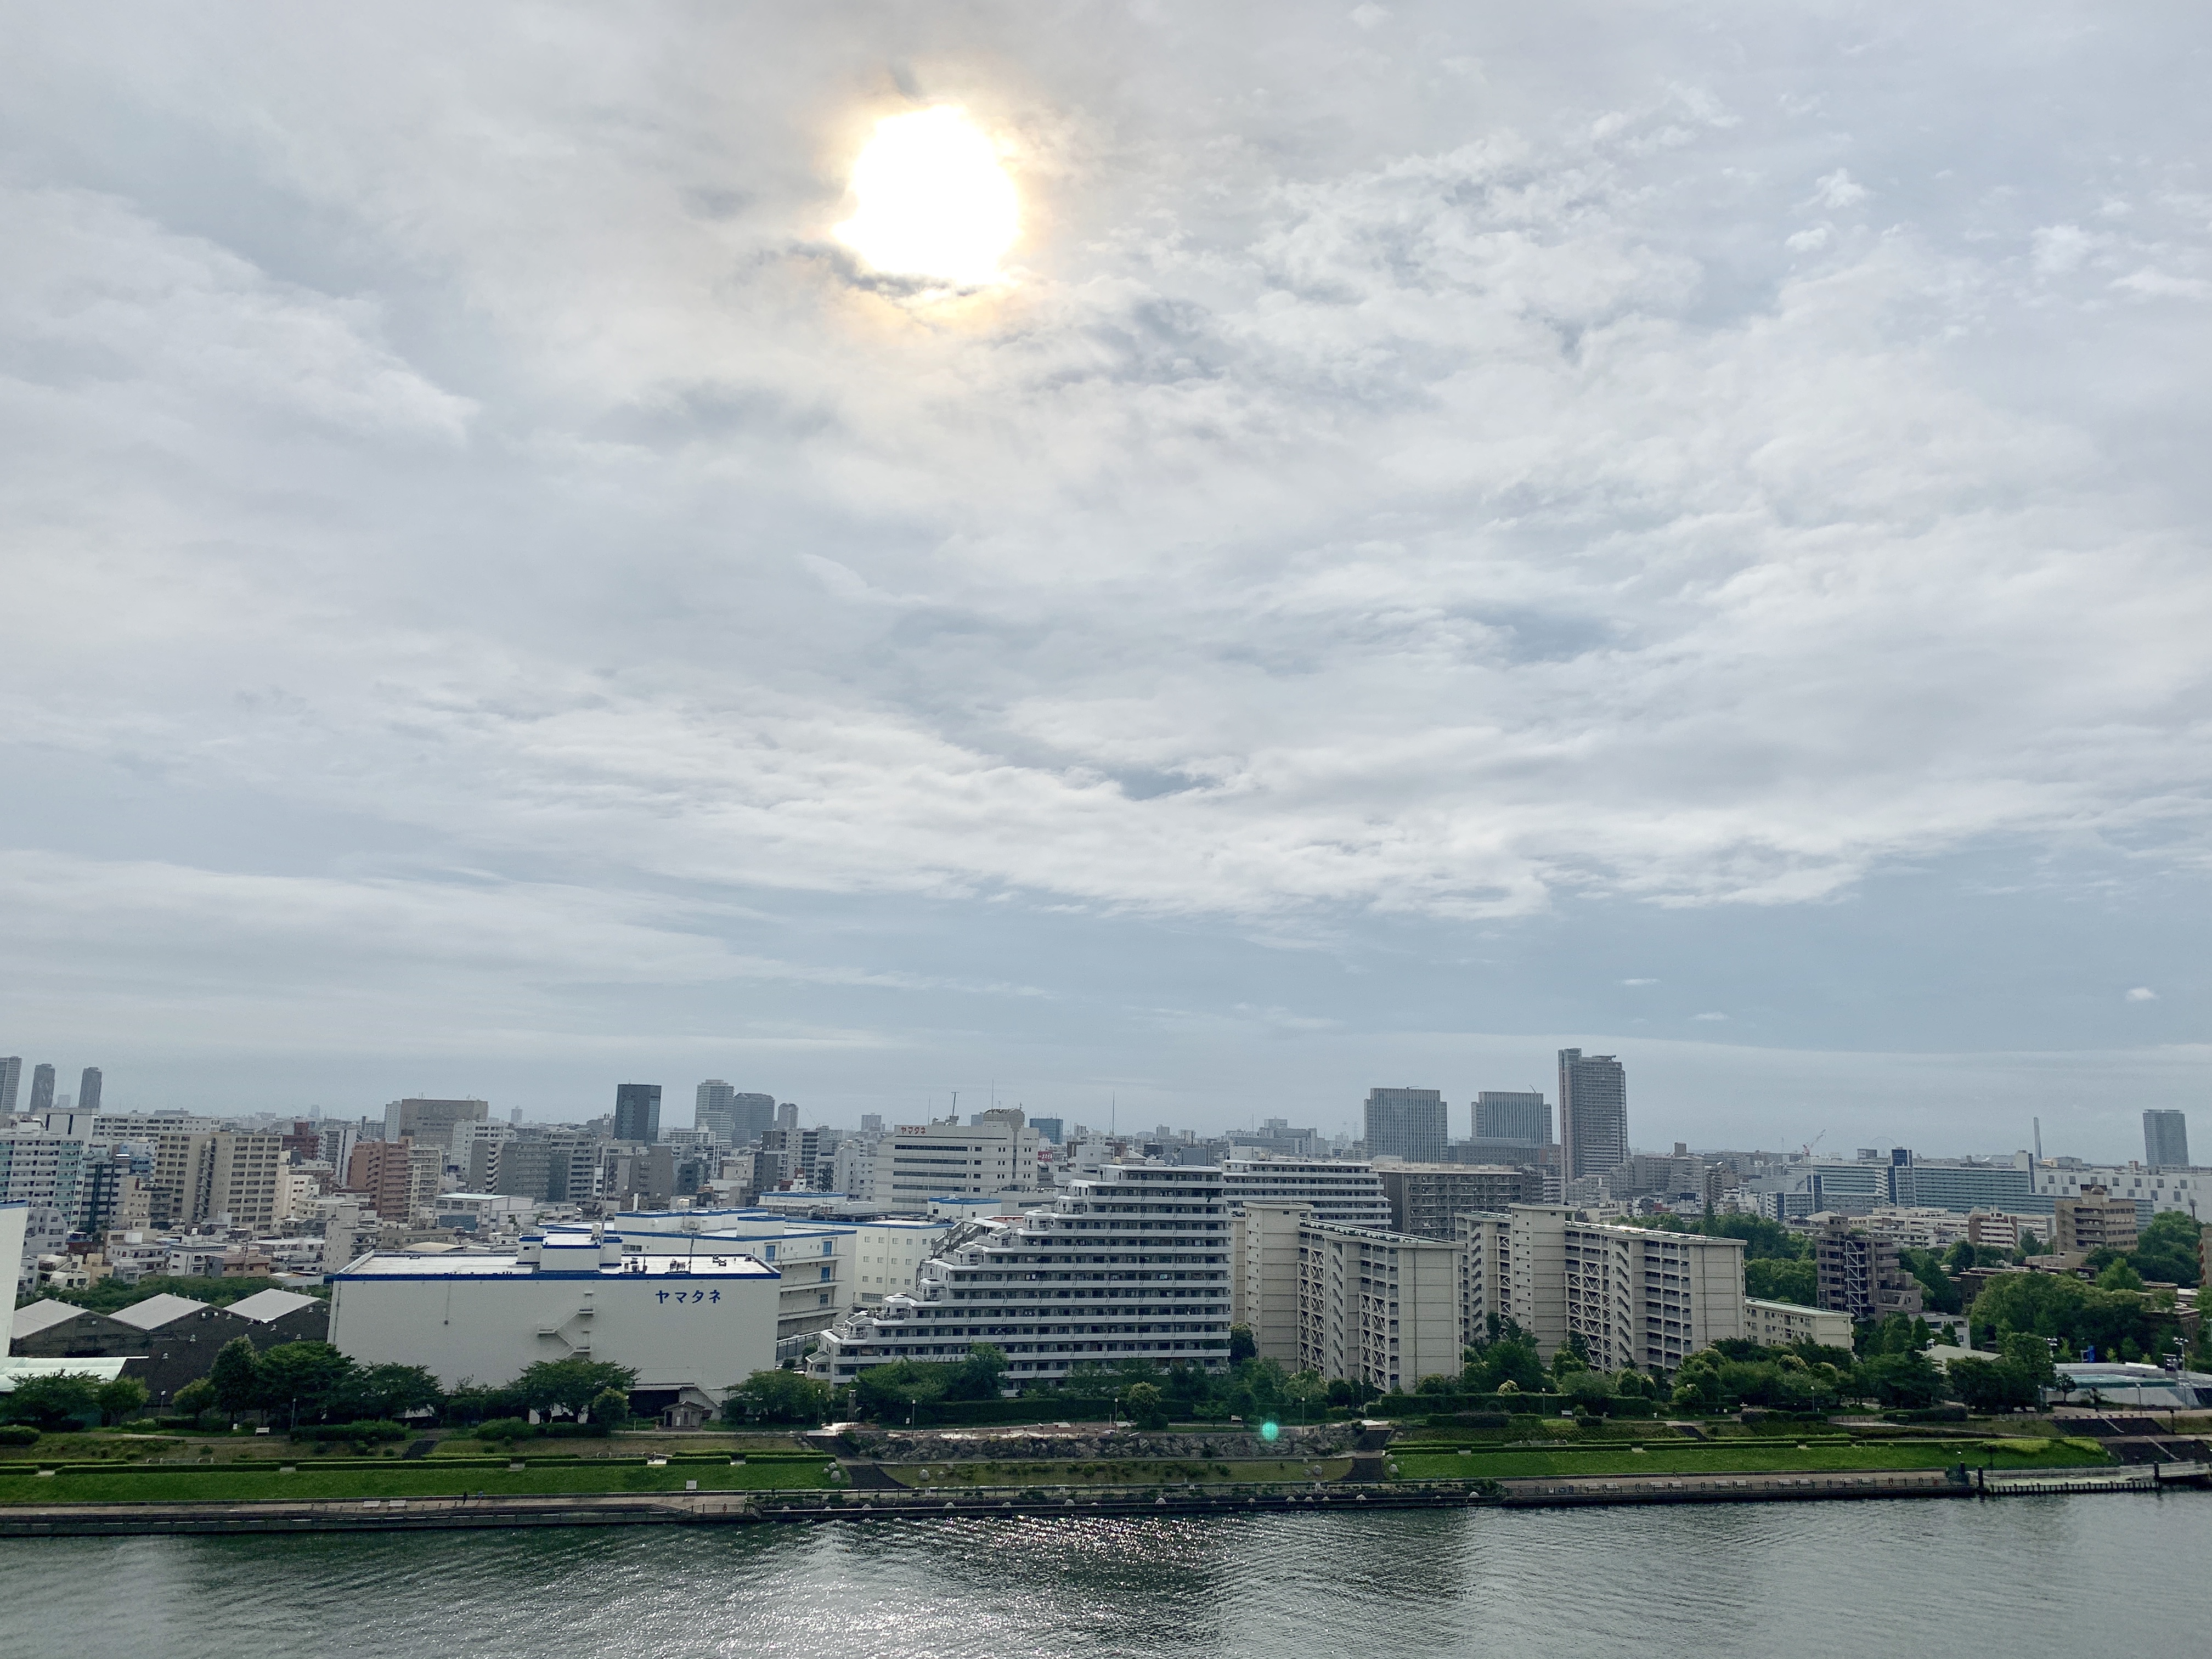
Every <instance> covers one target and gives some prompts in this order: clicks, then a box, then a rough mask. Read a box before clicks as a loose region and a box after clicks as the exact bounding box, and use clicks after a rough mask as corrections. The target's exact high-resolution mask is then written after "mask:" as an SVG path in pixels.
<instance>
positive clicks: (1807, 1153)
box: [1797, 1129, 1828, 1158]
mask: <svg viewBox="0 0 2212 1659" xmlns="http://www.w3.org/2000/svg"><path fill="white" fill-rule="evenodd" d="M1827 1138H1828V1132H1827V1131H1826V1129H1823V1130H1821V1131H1820V1133H1818V1134H1816V1135H1814V1137H1813V1138H1812V1139H1810V1140H1808V1141H1807V1142H1806V1143H1805V1145H1804V1146H1802V1148H1800V1149H1799V1151H1798V1153H1797V1156H1798V1157H1800V1158H1810V1157H1812V1156H1813V1149H1814V1147H1815V1146H1819V1145H1820V1143H1821V1142H1822V1141H1824V1140H1826V1139H1827Z"/></svg>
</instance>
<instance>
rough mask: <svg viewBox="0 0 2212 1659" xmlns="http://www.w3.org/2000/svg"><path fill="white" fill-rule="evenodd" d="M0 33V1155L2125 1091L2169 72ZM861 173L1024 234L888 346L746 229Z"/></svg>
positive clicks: (397, 10)
mask: <svg viewBox="0 0 2212 1659" xmlns="http://www.w3.org/2000/svg"><path fill="white" fill-rule="evenodd" d="M0 19H4V40H0V445H4V448H3V449H0V453H4V456H5V462H4V465H0V489H4V491H5V494H4V498H3V499H0V525H4V530H0V536H4V540H0V559H4V561H5V573H4V574H5V581H4V586H0V594H4V603H0V630H4V631H3V632H0V802H4V804H5V811H0V952H4V966H5V974H4V987H0V992H3V993H4V995H0V1053H9V1054H21V1055H22V1056H23V1058H24V1060H25V1061H26V1063H27V1066H28V1064H30V1063H33V1062H35V1061H39V1060H52V1061H54V1062H56V1063H57V1064H58V1065H59V1066H61V1068H62V1070H63V1073H64V1080H63V1084H62V1086H63V1087H64V1089H68V1088H70V1087H71V1086H72V1085H73V1081H74V1078H75V1074H76V1070H77V1068H79V1067H80V1066H84V1065H87V1064H95V1063H96V1064H100V1065H102V1066H105V1068H106V1075H107V1094H108V1099H109V1101H110V1102H111V1103H115V1104H118V1105H122V1106H127V1107H157V1106H186V1107H192V1108H227V1109H292V1108H295V1107H302V1106H304V1105H306V1104H307V1103H310V1102H313V1103H319V1104H320V1105H322V1106H323V1107H324V1108H325V1110H327V1111H331V1112H335V1113H345V1114H350V1113H355V1112H360V1111H363V1110H372V1109H376V1108H378V1107H379V1106H380V1104H381V1103H382V1102H384V1101H385V1100H386V1099H389V1098H391V1097H394V1096H396V1095H398V1094H402V1093H431V1094H453V1093H459V1092H464V1091H468V1092H477V1093H483V1094H485V1095H487V1096H489V1097H490V1098H491V1099H492V1101H493V1102H494V1103H495V1106H496V1107H497V1108H499V1109H501V1111H502V1112H503V1111H504V1110H505V1109H507V1108H508V1107H510V1106H518V1105H519V1106H520V1107H521V1108H522V1109H524V1111H525V1112H526V1115H529V1116H532V1117H554V1118H563V1117H573V1116H578V1115H589V1114H595V1113H597V1112H599V1111H604V1110H605V1109H608V1108H609V1106H610V1104H611V1100H612V1097H613V1088H614V1085H616V1084H617V1082H621V1081H626V1080H646V1081H658V1082H659V1083H661V1084H662V1085H664V1086H665V1089H666V1090H667V1091H668V1097H669V1101H670V1109H669V1111H668V1113H667V1118H668V1120H669V1121H674V1122H683V1121H688V1118H689V1112H690V1097H691V1089H692V1085H695V1084H696V1082H697V1081H698V1080H699V1079H702V1078H704V1077H708V1076H714V1077H720V1078H724V1079H728V1080H729V1081H731V1082H732V1083H734V1084H736V1085H738V1086H739V1087H740V1088H747V1089H759V1090H764V1091H770V1092H773V1093H775V1094H776V1095H777V1096H778V1097H780V1098H784V1099H793V1100H798V1101H799V1102H801V1103H804V1104H805V1107H806V1109H807V1115H808V1116H809V1118H810V1119H811V1118H813V1117H815V1116H817V1115H818V1116H820V1117H822V1118H823V1119H826V1120H827V1121H831V1122H839V1121H842V1122H848V1123H849V1122H851V1121H854V1120H855V1118H856V1116H857V1115H858V1114H859V1113H860V1112H863V1111H882V1112H885V1113H887V1114H890V1115H891V1116H892V1117H893V1119H894V1121H909V1120H911V1119H913V1118H915V1117H916V1116H918V1115H921V1113H922V1112H924V1111H925V1110H927V1109H930V1108H932V1107H934V1108H935V1109H937V1110H938V1111H939V1112H941V1111H943V1110H944V1109H945V1108H946V1106H947V1104H948V1103H949V1101H950V1097H951V1091H954V1090H958V1091H961V1094H960V1105H961V1110H962V1111H963V1114H964V1113H965V1112H967V1111H968V1110H969V1109H972V1108H973V1107H974V1106H975V1105H980V1104H982V1103H985V1101H986V1097H987V1095H988V1093H989V1091H991V1090H992V1088H993V1087H994V1080H995V1087H996V1089H997V1091H998V1095H999V1097H1000V1099H1001V1100H1002V1101H1003V1102H1006V1103H1014V1102H1019V1103H1024V1104H1025V1105H1027V1106H1028V1107H1029V1108H1030V1110H1032V1111H1033V1112H1050V1113H1056V1114H1059V1115H1063V1116H1065V1117H1066V1118H1068V1119H1071V1120H1075V1119H1080V1120H1083V1121H1087V1122H1091V1123H1102V1124H1103V1123H1104V1122H1105V1121H1108V1118H1109V1114H1116V1113H1117V1114H1118V1121H1119V1122H1120V1124H1121V1127H1124V1128H1127V1127H1131V1126H1132V1125H1137V1126H1142V1127H1149V1126H1150V1125H1152V1124H1153V1123H1156V1122H1159V1121H1169V1122H1173V1123H1176V1124H1186V1125H1190V1126H1193V1127H1200V1128H1204V1129H1218V1128H1220V1127H1226V1126H1228V1125H1231V1124H1237V1123H1248V1122H1251V1121H1256V1120H1258V1119H1261V1118H1265V1117H1269V1116H1278V1115H1279V1116H1285V1117H1288V1118H1290V1119H1291V1120H1293V1121H1297V1122H1299V1123H1302V1124H1303V1123H1309V1122H1314V1123H1318V1124H1319V1125H1320V1126H1321V1127H1323V1128H1324V1129H1334V1128H1337V1127H1345V1126H1347V1125H1350V1124H1352V1123H1353V1122H1354V1121H1355V1119H1356V1115H1357V1110H1358V1102H1359V1099H1360V1097H1361V1096H1362V1094H1363V1093H1364V1090H1365V1089H1366V1088H1367V1087H1368V1086H1369V1085H1372V1084H1376V1083H1389V1084H1415V1085H1428V1086H1434V1087H1438V1088H1441V1089H1443V1091H1444V1093H1445V1095H1446V1097H1447V1098H1448V1099H1449V1100H1450V1101H1451V1102H1452V1103H1453V1108H1454V1113H1453V1119H1452V1126H1453V1129H1454V1132H1455V1133H1466V1132H1467V1122H1466V1103H1467V1101H1468V1098H1469V1097H1471V1096H1472V1095H1473V1094H1474V1091H1476V1090H1478V1089H1483V1088H1522V1087H1528V1086H1541V1087H1542V1088H1543V1089H1544V1090H1545V1091H1546V1092H1547V1094H1551V1093H1553V1090H1554V1064H1555V1062H1554V1051H1555V1050H1556V1049H1557V1048H1559V1047H1560V1046H1561V1045H1562V1044H1566V1043H1572V1044H1577V1045H1578V1046H1581V1047H1583V1048H1587V1049H1593V1050H1597V1051H1605V1052H1618V1053H1620V1054H1621V1055H1622V1056H1623V1058H1624V1060H1626V1064H1627V1066H1628V1067H1629V1079H1630V1103H1631V1132H1632V1139H1635V1140H1636V1141H1637V1143H1638V1144H1639V1145H1644V1146H1651V1145H1664V1144H1666V1143H1667V1142H1668V1141H1671V1140H1673V1139H1685V1140H1688V1141H1690V1142H1692V1144H1695V1145H1699V1146H1781V1145H1790V1146H1795V1145H1797V1144H1800V1143H1802V1142H1808V1141H1811V1140H1813V1139H1814V1137H1815V1136H1817V1135H1822V1134H1825V1137H1826V1139H1825V1140H1824V1141H1823V1142H1822V1143H1821V1148H1822V1150H1823V1151H1824V1152H1826V1151H1831V1150H1834V1149H1837V1148H1843V1149H1844V1150H1846V1152H1848V1150H1849V1149H1850V1148H1851V1147H1854V1146H1861V1145H1864V1146H1874V1145H1877V1144H1880V1145H1885V1146H1886V1145H1889V1144H1904V1145H1911V1146H1917V1147H1918V1148H1919V1149H1920V1150H1922V1151H1923V1152H1961V1151H1966V1150H1997V1151H2006V1150H2009V1149H2011V1148H2013V1147H2015V1146H2023V1145H2025V1144H2026V1141H2027V1134H2028V1132H2029V1131H2028V1119H2029V1117H2030V1116H2031V1115H2036V1114H2040V1115H2041V1116H2042V1118H2043V1125H2044V1139H2045V1146H2046V1149H2048V1150H2053V1151H2059V1152H2080V1153H2082V1154H2084V1155H2091V1156H2106V1157H2112V1156H2118V1157H2128V1156H2140V1155H2141V1142H2140V1136H2139V1131H2138V1115H2139V1113H2140V1111H2141V1110H2142V1108H2143V1107H2145V1106H2147V1105H2173V1106H2182V1107H2185V1108H2191V1109H2194V1108H2196V1107H2197V1106H2198V1105H2199V1103H2202V1102H2204V1101H2205V1098H2206V1095H2207V1085H2208V1082H2212V1063H2208V1062H2212V1048H2208V1046H2207V1039H2208V1032H2207V1029H2206V1021H2205V1010H2206V1006H2207V994H2208V992H2212V970H2208V966H2207V962H2206V953H2205V933H2206V923H2207V919H2208V909H2212V906H2208V899H2209V898H2212V862H2209V861H2208V839H2207V830H2208V822H2207V812H2208V799H2212V798H2209V797H2208V788H2207V782H2208V747H2212V698H2208V696H2207V672H2208V664H2212V649H2208V641H2212V559H2208V556H2207V549H2206V545H2205V540H2206V538H2205V536H2204V533H2203V526H2204V522H2205V517H2206V513H2207V507H2208V501H2212V466H2208V465H2207V464H2206V460H2205V451H2206V436H2207V425H2206V419H2205V416H2206V412H2207V404H2208V399H2212V391H2208V388H2212V373H2208V371H2209V370H2212V362H2208V356H2212V354H2209V353H2208V350H2207V347H2208V343H2212V174H2208V171H2207V166H2206V158H2207V155H2208V149H2207V138H2208V132H2207V127H2208V124H2212V116H2208V107H2212V106H2208V104H2207V102H2206V100H2205V99H2204V97H2203V88H2204V85H2205V83H2206V78H2207V74H2208V70H2212V64H2208V61H2207V57H2208V53H2207V46H2208V43H2209V42H2212V19H2208V15H2207V14H2206V13H2205V11H2204V10H2203V8H2201V7H2194V6H2183V5H2173V6H2166V7H2161V6H2157V5H2144V6H2139V7H2130V8H2126V9H2115V8H2112V7H2109V6H2095V5H2088V4H2083V5H2079V6H2064V5H2055V4H2041V5H2039V4H2033V3H2029V4H2025V5H2023V4H2020V3H2007V4H2003V5H1997V4H1959V5H1954V6H1948V7H1942V8H1925V7H1922V8H1908V7H1902V6H1881V7H1873V6H1859V5H1850V4H1836V5H1826V6H1823V5H1817V4H1816V5H1802V6H1794V7H1786V8H1778V7H1775V6H1772V5H1771V4H1765V3H1744V4H1741V5H1733V6H1732V5H1725V4H1711V5H1668V4H1659V3H1647V4H1640V5H1639V4H1628V3H1621V0H1608V3H1604V4H1590V5H1575V4H1571V3H1568V4H1555V5H1547V6H1543V7H1534V8H1532V7H1529V6H1527V5H1504V4H1487V5H1486V4H1471V3H1466V0H1455V3H1450V4H1445V5H1436V6H1422V5H1413V4H1391V5H1389V6H1383V5H1380V4H1367V5H1361V6H1358V8H1357V9H1353V8H1351V7H1347V6H1345V5H1342V4H1333V5H1323V6H1315V5H1303V4H1297V3H1285V0H1270V3H1267V4H1265V5H1251V6H1237V5H1231V4H1218V5H1207V6H1191V5H1187V4H1136V5H1126V6H1108V5H1086V6H1068V5H1050V4H1038V3H1035V0H1026V3H1022V4H1007V5H1003V6H989V5H966V6H963V5H954V4H945V3H932V4H919V3H917V4H909V5H877V6H869V5H863V4H853V5H839V6H834V7H797V6H788V7H765V6H750V7H729V6H723V5H709V4H703V3H702V4H698V5H690V6H684V5H659V6H654V5H630V6H622V7H608V6H601V7H589V8H584V7H563V6H560V5H553V4H547V3H533V4H531V5H528V6H526V7H520V8H517V9H511V10H510V9H501V8H500V7H497V6H494V5H491V4H488V3H487V4H478V5H471V6H467V7H459V8H457V7H453V6H451V5H435V6H434V5H412V6H410V5H404V4H394V3H380V4H378V5H374V6H364V7H350V8H334V7H284V6H277V5H273V4H270V5H258V6H237V5H222V4H207V5H199V6H194V7H190V8H183V7H175V6H167V5H162V6H154V5H142V6H130V5H107V6H101V7H97V8H85V7H76V8H54V7H47V6H34V5H27V4H9V5H7V6H5V7H4V9H0ZM942 104H958V105H962V106H965V108H966V109H967V110H968V112H969V115H970V117H971V118H972V119H973V120H974V121H975V124H976V125H979V126H981V128H983V129H984V130H985V131H987V132H988V133H989V134H991V135H992V137H994V140H995V141H996V142H997V143H999V145H1000V151H1001V154H1002V155H1004V157H1005V158H1006V168H1007V171H1008V172H1009V173H1010V174H1011V175H1012V179H1013V180H1014V183H1015V185H1016V188H1017V190H1018V194H1019V198H1020V203H1021V212H1022V218H1023V227H1024V234H1023V236H1022V239H1021V240H1020V241H1019V242H1018V244H1017V245H1016V246H1015V247H1014V248H1013V250H1012V253H1011V254H1010V255H1009V257H1008V261H1007V266H1008V274H1009V276H1010V277H1011V280H1010V281H1009V282H1007V283H1005V284H1003V285H1001V286H1000V287H999V288H996V289H991V290H987V291H985V292H981V293H979V294H976V295H971V296H967V297H964V298H957V299H947V298H944V297H941V296H940V297H936V298H933V297H931V296H929V295H917V294H916V293H915V292H914V291H912V285H911V284H906V285H902V284H901V283H896V282H891V281H887V280H885V279H884V278H883V277H882V276H879V275H878V274H877V273H875V272H872V271H871V270H868V269H866V267H865V266H864V265H863V264H860V262H859V261H858V260H857V259H856V258H855V257H854V255H853V253H851V252H849V251H848V249H847V248H845V247H844V246H843V245H842V244H841V243H840V242H839V241H838V240H836V238H835V237H834V235H833V234H832V233H831V228H832V227H833V226H835V225H836V224H838V223H839V222H842V221H843V220H844V219H845V218H847V217H848V216H849V215H850V214H851V212H852V211H853V202H852V200H851V198H850V197H849V195H848V189H847V185H848V176H849V173H850V170H851V167H852V163H853V161H854V156H855V155H856V154H857V152H858V150H859V148H860V145H861V144H862V143H864V142H865V141H866V138H867V137H868V136H869V134H870V132H871V131H872V128H873V125H874V123H875V122H876V121H878V119H881V118H884V117H885V116H888V115H892V114H896V113H898V112H902V111H906V110H912V109H918V108H927V107H932V106H938V105H942ZM2197 1127H2198V1134H2199V1139H2202V1140H2206V1141H2208V1142H2212V1111H2207V1112H2206V1113H2205V1114H2203V1115H2200V1118H2199V1122H2198V1126H2197ZM2200 1155H2201V1154H2200Z"/></svg>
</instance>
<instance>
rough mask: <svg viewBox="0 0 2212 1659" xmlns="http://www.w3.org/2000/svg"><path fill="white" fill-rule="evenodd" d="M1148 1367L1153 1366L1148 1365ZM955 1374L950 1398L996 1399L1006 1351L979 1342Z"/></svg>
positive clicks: (948, 1388) (947, 1388)
mask: <svg viewBox="0 0 2212 1659" xmlns="http://www.w3.org/2000/svg"><path fill="white" fill-rule="evenodd" d="M952 1370H953V1372H954V1375H953V1376H951V1378H950V1379H948V1380H947V1381H946V1383H945V1398H946V1399H947V1400H996V1399H997V1398H998V1397H999V1379H1000V1377H1002V1376H1005V1375H1006V1350H1005V1349H1003V1348H1001V1347H999V1346H996V1345H995V1344H994V1343H989V1342H978V1343H977V1344H975V1346H973V1347H971V1348H970V1349H969V1350H968V1357H967V1358H965V1359H962V1360H958V1361H956V1362H955V1363H954V1364H953V1366H952ZM1145 1370H1146V1372H1147V1373H1149V1372H1150V1371H1151V1370H1152V1367H1151V1366H1150V1365H1146V1367H1145Z"/></svg>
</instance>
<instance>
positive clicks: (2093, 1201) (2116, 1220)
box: [2051, 1187, 2140, 1255]
mask: <svg viewBox="0 0 2212 1659" xmlns="http://www.w3.org/2000/svg"><path fill="white" fill-rule="evenodd" d="M2051 1209H2052V1215H2051V1221H2052V1226H2051V1249H2054V1250H2057V1252H2058V1253H2059V1254H2060V1255H2071V1254H2074V1253H2075V1252H2077V1251H2078V1252H2080V1253H2081V1254H2083V1255H2087V1253H2088V1252H2089V1251H2091V1250H2118V1251H2119V1252H2120V1253H2121V1254H2123V1255H2125V1254H2126V1253H2127V1252H2129V1251H2130V1250H2132V1249H2135V1247H2136V1242H2137V1235H2138V1233H2139V1231H2140V1229H2139V1227H2138V1225H2137V1224H2136V1206H2135V1200H2133V1199H2131V1198H2115V1197H2114V1196H2113V1195H2112V1194H2111V1193H2109V1192H2107V1191H2106V1189H2105V1188H2102V1187H2084V1188H2082V1189H2081V1192H2080V1194H2078V1195H2076V1196H2075V1197H2073V1198H2062V1199H2060V1200H2058V1201H2057V1203H2056V1204H2054V1205H2053V1206H2051Z"/></svg>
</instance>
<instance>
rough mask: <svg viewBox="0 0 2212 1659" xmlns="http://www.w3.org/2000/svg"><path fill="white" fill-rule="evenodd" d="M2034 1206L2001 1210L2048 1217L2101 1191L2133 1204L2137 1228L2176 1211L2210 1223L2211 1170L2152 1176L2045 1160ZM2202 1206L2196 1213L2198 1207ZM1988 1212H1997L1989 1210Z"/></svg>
mask: <svg viewBox="0 0 2212 1659" xmlns="http://www.w3.org/2000/svg"><path fill="white" fill-rule="evenodd" d="M2032 1178H2033V1180H2034V1182H2035V1187H2034V1192H2035V1200H2033V1201H2029V1202H2026V1203H2017V1204H2012V1205H2008V1206H2003V1207H2007V1208H2010V1209H2013V1210H2017V1211H2020V1212H2022V1213H2024V1214H2030V1215H2033V1214H2043V1215H2049V1214H2051V1212H2052V1208H2053V1206H2055V1205H2056V1204H2057V1202H2058V1200H2061V1199H2063V1198H2076V1197H2079V1196H2080V1195H2081V1194H2083V1193H2085V1192H2087V1191H2088V1190H2089V1188H2092V1187H2101V1188H2104V1190H2105V1194H2106V1196H2107V1197H2109V1198H2125V1199H2130V1200H2133V1201H2134V1203H2135V1206H2136V1220H2137V1221H2138V1223H2140V1224H2142V1225H2148V1223H2149V1221H2150V1218H2152V1217H2153V1216H2154V1215H2160V1214H2163V1213H2164V1212H2166V1211H2168V1210H2179V1211H2180V1212H2182V1213H2183V1214H2184V1215H2187V1216H2191V1217H2193V1218H2197V1219H2200V1220H2206V1221H2212V1201H2208V1200H2212V1170H2153V1169H2148V1168H2147V1167H2145V1166H2144V1165H2142V1164H2127V1165H2125V1166H2122V1165H2119V1164H2077V1163H2075V1162H2074V1161H2072V1160H2071V1159H2049V1160H2046V1161H2045V1163H2044V1164H2043V1165H2042V1166H2041V1167H2040V1168H2039V1169H2038V1170H2035V1171H2034V1172H2033V1177H2032ZM2200 1205H2202V1206H2203V1212H2202V1213H2201V1214H2200V1212H2199V1207H2198V1206H2200ZM1990 1207H1991V1208H1992V1209H1994V1208H1997V1207H1999V1206H1996V1205H1992V1206H1990Z"/></svg>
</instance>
